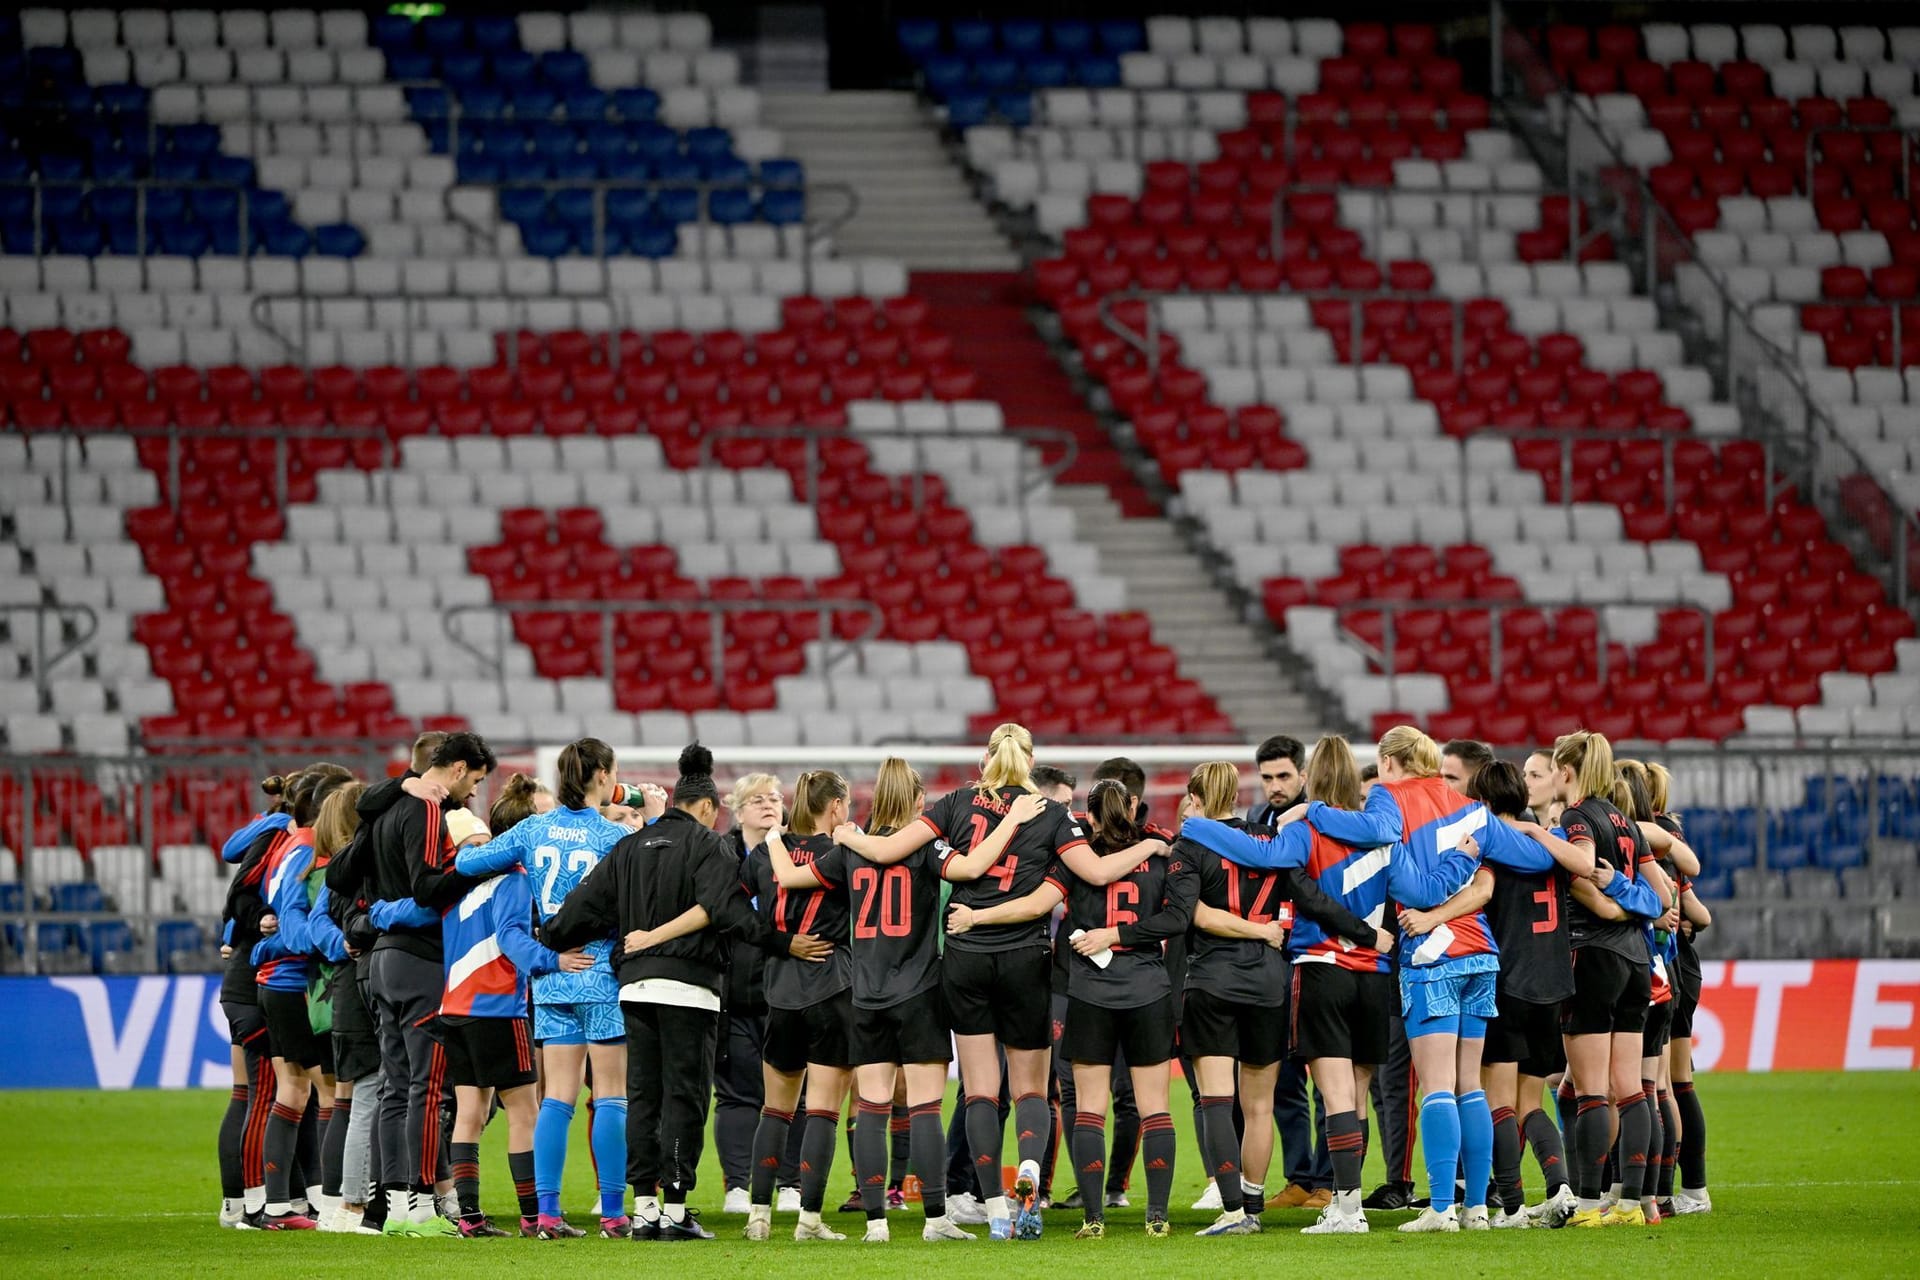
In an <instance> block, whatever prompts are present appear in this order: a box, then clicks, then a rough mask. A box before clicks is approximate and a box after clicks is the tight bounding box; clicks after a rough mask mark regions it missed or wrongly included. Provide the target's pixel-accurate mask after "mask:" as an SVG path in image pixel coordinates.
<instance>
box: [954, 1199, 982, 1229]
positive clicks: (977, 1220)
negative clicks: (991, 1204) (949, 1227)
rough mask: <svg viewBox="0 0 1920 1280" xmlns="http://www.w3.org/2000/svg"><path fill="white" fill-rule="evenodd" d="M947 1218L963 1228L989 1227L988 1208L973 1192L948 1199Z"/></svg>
mask: <svg viewBox="0 0 1920 1280" xmlns="http://www.w3.org/2000/svg"><path fill="white" fill-rule="evenodd" d="M947 1217H948V1219H950V1220H951V1221H953V1222H957V1223H959V1224H960V1225H961V1226H963V1227H984V1226H986V1225H987V1206H985V1205H983V1204H981V1203H980V1198H979V1197H978V1196H975V1195H974V1194H972V1193H971V1192H965V1191H963V1192H961V1193H960V1194H959V1195H953V1196H948V1197H947Z"/></svg>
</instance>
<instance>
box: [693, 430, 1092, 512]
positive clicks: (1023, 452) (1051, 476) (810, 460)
mask: <svg viewBox="0 0 1920 1280" xmlns="http://www.w3.org/2000/svg"><path fill="white" fill-rule="evenodd" d="M729 440H801V441H803V442H804V443H805V448H806V505H807V506H809V507H811V508H815V509H818V508H819V506H820V475H821V472H822V471H823V470H824V467H825V459H824V457H823V454H824V446H825V445H826V443H827V442H828V441H831V440H850V441H855V442H864V441H868V440H906V441H909V442H911V443H913V444H914V445H915V449H914V456H913V460H914V470H913V472H912V473H911V475H910V476H909V477H908V480H909V484H908V492H909V493H910V494H911V495H912V497H913V509H914V510H915V511H921V510H924V509H925V507H926V483H927V479H928V476H927V465H926V464H927V457H926V451H925V449H924V448H923V447H922V446H925V445H929V444H934V443H938V442H940V441H951V440H968V441H974V440H1012V441H1017V442H1019V443H1020V444H1021V446H1022V447H1021V448H1020V449H1018V450H1017V451H1016V452H1015V454H1014V487H1015V488H1016V489H1017V490H1018V491H1019V493H1020V494H1021V496H1022V498H1023V499H1024V498H1026V497H1027V496H1029V495H1031V494H1033V493H1034V492H1036V491H1037V490H1039V489H1040V488H1042V487H1043V486H1045V485H1048V484H1051V483H1052V482H1053V481H1055V480H1057V479H1059V478H1060V476H1061V475H1062V474H1063V473H1065V472H1066V470H1067V469H1068V468H1069V467H1071V466H1073V464H1074V462H1075V461H1076V460H1077V459H1078V458H1079V456H1080V441H1079V439H1078V438H1077V437H1075V436H1074V434H1073V433H1072V432H1071V431H1067V430H1065V429H1063V428H1058V427H1004V428H989V429H986V430H980V431H962V430H957V429H951V428H949V429H945V430H940V431H913V430H910V429H907V428H904V427H886V428H868V427H848V428H845V429H842V428H839V427H808V426H800V425H797V424H796V425H793V426H779V427H758V426H741V427H714V428H712V429H710V430H706V431H703V432H701V434H700V453H699V465H700V466H701V467H706V466H707V465H709V464H710V463H712V462H715V461H716V460H717V455H718V451H719V449H720V446H722V445H724V444H725V443H726V442H727V441H729ZM1042 442H1044V443H1046V444H1049V445H1055V446H1058V447H1059V456H1058V457H1057V458H1055V459H1054V460H1053V461H1052V462H1043V463H1042V464H1041V465H1040V466H1039V467H1038V468H1034V467H1031V466H1029V464H1028V459H1027V453H1028V447H1029V446H1030V447H1031V448H1033V449H1034V450H1035V451H1038V450H1039V449H1040V445H1041V443H1042Z"/></svg>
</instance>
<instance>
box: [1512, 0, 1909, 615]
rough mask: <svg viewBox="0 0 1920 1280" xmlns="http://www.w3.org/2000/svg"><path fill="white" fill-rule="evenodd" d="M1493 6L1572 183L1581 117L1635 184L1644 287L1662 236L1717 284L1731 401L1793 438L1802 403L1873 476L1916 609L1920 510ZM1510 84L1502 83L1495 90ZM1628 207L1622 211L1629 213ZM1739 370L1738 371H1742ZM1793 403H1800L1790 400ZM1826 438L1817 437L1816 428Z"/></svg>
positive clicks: (1858, 469) (1901, 601)
mask: <svg viewBox="0 0 1920 1280" xmlns="http://www.w3.org/2000/svg"><path fill="white" fill-rule="evenodd" d="M1491 11H1492V13H1493V14H1494V15H1495V27H1496V30H1497V31H1498V32H1500V33H1503V39H1501V40H1499V41H1497V44H1498V49H1497V51H1496V54H1495V69H1496V73H1497V74H1498V75H1500V76H1501V77H1502V79H1504V80H1511V81H1512V82H1513V83H1514V84H1516V85H1518V86H1519V91H1520V93H1521V94H1522V95H1523V96H1524V97H1526V98H1527V100H1529V101H1538V102H1539V103H1540V104H1541V105H1542V106H1552V105H1557V107H1558V109H1559V112H1560V118H1559V124H1558V126H1557V129H1556V131H1555V132H1556V136H1557V140H1558V142H1559V145H1560V146H1561V148H1562V150H1563V152H1564V154H1565V160H1566V168H1567V177H1568V182H1567V186H1568V187H1569V189H1576V190H1577V189H1578V186H1579V184H1578V183H1577V182H1576V181H1575V178H1576V171H1577V166H1576V155H1575V149H1574V147H1573V146H1572V145H1571V136H1572V128H1573V121H1574V119H1575V118H1578V120H1579V122H1580V124H1581V127H1582V130H1583V133H1586V134H1591V135H1592V138H1593V140H1594V141H1595V142H1596V143H1597V144H1598V145H1599V146H1600V147H1601V148H1602V149H1603V150H1604V151H1605V153H1606V157H1607V159H1608V160H1609V161H1610V162H1611V164H1612V166H1613V168H1614V169H1615V170H1617V171H1618V172H1619V173H1620V174H1621V175H1624V177H1625V181H1626V182H1627V183H1628V184H1630V190H1631V194H1632V196H1633V197H1634V200H1635V202H1636V203H1637V206H1638V210H1639V213H1640V220H1641V226H1640V232H1641V235H1642V237H1643V245H1642V253H1643V257H1644V262H1643V264H1642V266H1643V270H1644V272H1645V279H1644V282H1643V283H1644V292H1645V293H1646V295H1647V296H1648V297H1656V296H1657V287H1658V284H1659V252H1658V246H1659V241H1660V237H1661V236H1665V237H1666V238H1667V239H1668V241H1669V242H1670V243H1673V244H1677V245H1681V246H1684V247H1685V249H1686V251H1687V254H1688V257H1689V259H1690V263H1691V265H1692V266H1694V267H1695V268H1696V269H1697V270H1698V271H1699V273H1700V276H1701V278H1702V279H1704V280H1706V281H1707V282H1708V283H1709V284H1711V285H1712V286H1713V289H1714V292H1715V293H1717V294H1718V295H1719V298H1720V307H1721V325H1720V334H1721V335H1722V336H1721V351H1722V359H1721V369H1720V380H1721V383H1722V385H1723V386H1724V387H1725V388H1726V389H1727V392H1728V397H1729V399H1732V400H1734V402H1735V403H1736V404H1738V405H1739V406H1740V407H1741V409H1742V414H1743V416H1745V415H1746V414H1747V413H1751V414H1753V415H1754V416H1755V417H1756V418H1758V419H1761V420H1762V422H1763V423H1765V422H1767V421H1769V420H1770V421H1771V422H1772V423H1774V424H1777V425H1775V426H1774V428H1773V429H1774V430H1775V431H1777V432H1778V433H1779V434H1781V435H1783V436H1787V437H1789V438H1791V437H1792V436H1793V435H1794V434H1796V433H1795V432H1794V431H1793V426H1794V424H1793V423H1791V422H1789V421H1788V420H1787V418H1786V417H1785V416H1784V415H1783V414H1782V413H1781V412H1780V411H1779V409H1778V408H1776V405H1777V404H1778V401H1779V400H1780V399H1781V398H1783V397H1784V398H1787V399H1789V400H1796V399H1797V401H1798V406H1797V408H1798V411H1799V417H1800V427H1801V430H1800V431H1799V432H1798V433H1797V434H1799V435H1801V436H1803V437H1805V444H1806V445H1807V446H1808V448H1809V450H1813V449H1814V448H1816V446H1817V448H1818V449H1819V450H1822V451H1832V452H1833V453H1837V454H1839V455H1840V456H1841V457H1843V458H1844V459H1845V460H1846V462H1847V463H1849V464H1850V465H1851V466H1852V468H1853V471H1854V473H1855V474H1858V475H1862V476H1864V477H1866V478H1867V479H1868V480H1869V481H1870V482H1871V483H1872V484H1873V486H1874V488H1875V489H1876V490H1877V491H1878V492H1879V494H1880V497H1881V500H1882V502H1883V503H1884V505H1885V506H1886V509H1887V511H1888V512H1889V513H1890V514H1892V515H1894V517H1895V519H1896V527H1895V529H1894V530H1893V533H1892V537H1891V538H1890V543H1891V545H1890V547H1889V550H1888V557H1889V561H1890V569H1891V574H1890V576H1891V578H1892V583H1891V594H1892V596H1893V599H1894V602H1895V604H1897V605H1898V606H1899V607H1900V608H1902V609H1910V608H1911V607H1912V604H1913V600H1914V592H1913V590H1912V588H1911V586H1910V578H1911V573H1910V569H1909V542H1910V541H1915V540H1920V513H1917V512H1915V511H1913V510H1912V509H1910V508H1909V507H1908V506H1906V504H1904V503H1903V502H1901V500H1900V499H1899V498H1898V497H1897V496H1896V495H1895V494H1893V493H1892V492H1890V491H1889V490H1888V488H1887V486H1886V485H1885V484H1884V483H1882V481H1881V480H1880V478H1879V477H1878V476H1877V475H1876V474H1875V471H1874V468H1873V467H1872V466H1871V465H1870V464H1869V463H1868V462H1867V460H1866V459H1865V458H1864V457H1863V456H1862V455H1861V454H1860V452H1859V450H1858V449H1856V448H1855V447H1854V446H1853V443H1852V441H1851V440H1849V439H1848V438H1847V437H1846V435H1845V434H1844V433H1843V432H1842V431H1841V430H1840V429H1839V427H1838V425H1837V424H1836V423H1835V422H1834V420H1833V417H1832V414H1831V413H1830V412H1829V411H1828V409H1827V407H1826V406H1825V405H1824V404H1822V403H1821V402H1820V401H1819V400H1818V399H1817V398H1816V397H1815V396H1814V395H1813V392H1812V390H1811V388H1810V387H1809V386H1808V384H1807V380H1806V376H1805V371H1804V370H1802V369H1800V368H1799V365H1798V361H1797V360H1796V359H1795V358H1794V356H1793V353H1792V352H1791V351H1789V350H1787V349H1786V348H1784V347H1782V346H1781V345H1780V344H1779V343H1776V342H1774V341H1773V340H1772V339H1771V338H1769V337H1767V336H1766V335H1765V334H1763V333H1761V332H1760V331H1759V329H1758V328H1757V327H1756V326H1755V325H1754V323H1753V315H1752V309H1751V308H1750V307H1748V306H1747V305H1745V304H1743V303H1741V302H1739V301H1737V300H1736V299H1735V298H1734V296H1733V294H1732V291H1731V290H1730V289H1729V288H1728V286H1727V279H1726V275H1725V273H1724V272H1723V271H1722V270H1721V269H1719V268H1717V267H1715V266H1713V265H1712V264H1710V263H1707V262H1705V261H1702V260H1701V258H1700V255H1699V252H1698V249H1697V248H1696V247H1695V245H1694V242H1693V238H1692V236H1690V235H1689V234H1688V233H1687V232H1686V231H1685V229H1683V228H1682V227H1681V226H1680V225H1679V223H1678V222H1677V221H1675V220H1674V218H1673V216H1672V215H1671V214H1670V213H1669V212H1668V211H1667V209H1666V207H1665V206H1664V205H1663V204H1661V202H1660V201H1659V199H1658V198H1657V197H1655V195H1654V194H1653V189H1652V187H1651V186H1650V185H1649V184H1648V182H1647V179H1646V175H1645V174H1643V173H1641V172H1640V171H1639V169H1638V168H1636V167H1635V166H1634V165H1633V164H1632V163H1631V162H1630V161H1628V160H1627V158H1626V156H1625V155H1624V154H1623V153H1622V151H1621V149H1620V145H1619V142H1618V140H1617V139H1616V138H1615V137H1614V136H1613V134H1612V132H1611V131H1610V130H1609V129H1608V128H1607V127H1606V126H1605V125H1603V124H1602V123H1601V121H1600V120H1599V119H1598V117H1596V116H1595V115H1594V114H1593V113H1592V112H1591V111H1590V110H1588V109H1587V106H1586V104H1585V103H1584V102H1583V101H1582V100H1581V95H1579V94H1577V93H1575V92H1574V91H1573V89H1572V88H1571V86H1569V85H1568V84H1567V83H1566V81H1565V80H1563V79H1562V78H1561V77H1560V76H1559V74H1558V73H1557V72H1555V71H1554V70H1553V69H1552V67H1551V65H1550V64H1549V63H1548V60H1547V59H1546V58H1545V57H1543V56H1541V54H1540V52H1539V51H1538V50H1537V49H1535V48H1534V47H1533V45H1532V43H1531V42H1530V41H1529V39H1528V37H1527V36H1526V34H1525V31H1524V29H1523V28H1521V27H1519V26H1518V25H1516V24H1514V23H1513V22H1512V21H1511V20H1509V19H1507V18H1506V17H1505V16H1504V13H1503V12H1502V6H1501V5H1500V3H1499V0H1494V3H1493V5H1492V6H1491ZM1516 55H1517V56H1518V57H1519V58H1520V59H1522V60H1523V61H1524V69H1520V68H1517V67H1516V65H1515V62H1516ZM1502 88H1503V86H1502V84H1501V82H1500V81H1496V83H1495V89H1496V91H1501V90H1502ZM1624 216H1625V211H1624V209H1623V218H1624ZM1736 320H1737V321H1738V322H1739V328H1740V330H1741V334H1740V337H1741V341H1742V343H1743V344H1747V345H1748V346H1749V347H1750V349H1751V351H1752V352H1753V359H1752V361H1751V364H1752V366H1753V367H1752V368H1751V369H1738V370H1736V368H1735V362H1734V341H1733V335H1734V328H1735V325H1734V322H1735V321H1736ZM1736 375H1737V376H1736ZM1769 376H1771V378H1773V379H1777V380H1778V385H1776V386H1772V387H1765V386H1762V385H1760V384H1761V383H1762V381H1763V380H1765V379H1766V378H1767V377H1769ZM1788 407H1789V408H1791V407H1793V406H1791V405H1789V406H1788ZM1816 429H1817V430H1818V432H1819V433H1820V437H1821V438H1819V439H1818V440H1816V439H1815V438H1814V433H1815V430H1816ZM1813 465H1814V463H1813V459H1812V457H1811V456H1810V457H1809V458H1808V460H1807V470H1808V474H1809V475H1811V474H1812V468H1813Z"/></svg>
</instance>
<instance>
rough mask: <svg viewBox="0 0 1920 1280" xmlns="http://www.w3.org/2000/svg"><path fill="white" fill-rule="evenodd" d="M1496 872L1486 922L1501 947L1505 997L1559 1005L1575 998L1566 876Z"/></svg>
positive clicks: (1559, 872) (1501, 869)
mask: <svg viewBox="0 0 1920 1280" xmlns="http://www.w3.org/2000/svg"><path fill="white" fill-rule="evenodd" d="M1482 869H1483V870H1486V871H1489V872H1491V873H1492V874H1493V897H1492V899H1491V900H1490V901H1488V903H1487V923H1488V925H1489V926H1491V928H1492V929H1493V940H1494V942H1495V943H1496V944H1498V945H1499V947H1500V994H1501V995H1503V996H1508V997H1510V998H1512V999H1515V1000H1524V1001H1526V1002H1527V1003H1529V1004H1556V1003H1558V1002H1559V1001H1562V1000H1565V999H1566V998H1567V997H1568V996H1570V995H1572V994H1573V945H1572V943H1571V942H1570V941H1569V940H1568V938H1567V907H1568V905H1569V899H1568V895H1567V885H1568V880H1567V873H1566V872H1565V871H1562V870H1561V869H1560V868H1559V867H1558V866H1556V867H1554V868H1553V870H1551V871H1545V872H1540V873H1538V874H1528V873H1527V872H1524V871H1513V870H1510V869H1508V868H1507V867H1483V868H1482Z"/></svg>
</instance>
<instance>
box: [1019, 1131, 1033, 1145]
mask: <svg viewBox="0 0 1920 1280" xmlns="http://www.w3.org/2000/svg"><path fill="white" fill-rule="evenodd" d="M1032 1136H1033V1130H1031V1129H1022V1130H1021V1131H1020V1137H1019V1141H1021V1142H1025V1141H1026V1140H1027V1139H1028V1138H1031V1137H1032Z"/></svg>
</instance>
